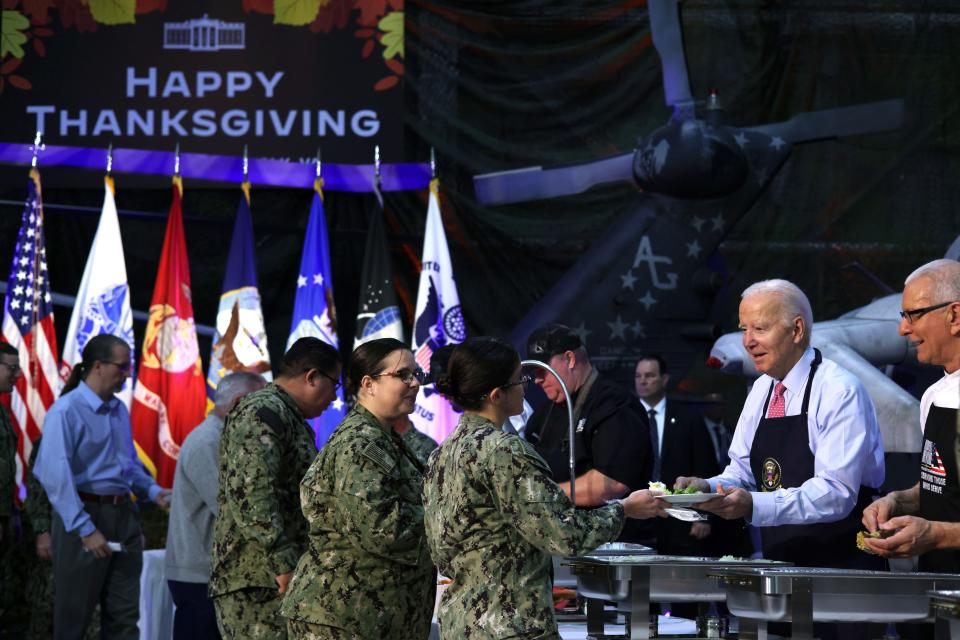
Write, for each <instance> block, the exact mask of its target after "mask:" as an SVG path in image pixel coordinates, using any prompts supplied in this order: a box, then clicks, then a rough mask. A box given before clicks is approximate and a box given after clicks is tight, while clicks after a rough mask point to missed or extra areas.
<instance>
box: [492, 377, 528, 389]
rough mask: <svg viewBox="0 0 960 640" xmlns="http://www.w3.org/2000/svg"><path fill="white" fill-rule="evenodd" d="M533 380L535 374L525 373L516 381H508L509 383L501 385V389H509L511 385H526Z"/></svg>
mask: <svg viewBox="0 0 960 640" xmlns="http://www.w3.org/2000/svg"><path fill="white" fill-rule="evenodd" d="M531 382H533V376H530V375H525V376H520V379H519V380H517V381H516V382H508V383H507V384H502V385H500V388H501V389H509V388H510V387H516V386H517V385H523V386H524V387H525V386H527V385H528V384H530V383H531Z"/></svg>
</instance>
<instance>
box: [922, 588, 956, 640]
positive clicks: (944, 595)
mask: <svg viewBox="0 0 960 640" xmlns="http://www.w3.org/2000/svg"><path fill="white" fill-rule="evenodd" d="M928 595H929V596H930V615H932V616H936V617H937V618H944V619H946V620H947V622H948V623H949V626H950V636H949V637H950V638H960V591H931V592H929V594H928ZM938 631H939V630H938ZM938 637H939V636H938Z"/></svg>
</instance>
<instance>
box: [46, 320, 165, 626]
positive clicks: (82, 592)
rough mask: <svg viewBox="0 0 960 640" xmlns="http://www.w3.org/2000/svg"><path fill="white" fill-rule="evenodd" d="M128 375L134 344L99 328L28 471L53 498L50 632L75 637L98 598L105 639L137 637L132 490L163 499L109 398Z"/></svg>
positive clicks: (137, 550) (139, 547)
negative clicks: (31, 470)
mask: <svg viewBox="0 0 960 640" xmlns="http://www.w3.org/2000/svg"><path fill="white" fill-rule="evenodd" d="M129 374H130V348H129V347H128V346H127V343H126V342H124V341H123V340H122V339H120V338H117V337H116V336H112V335H109V334H101V335H98V336H95V337H93V338H91V339H90V341H89V342H88V343H87V344H86V346H85V347H84V349H83V360H82V361H81V362H80V364H78V365H77V366H76V367H75V368H74V370H73V372H72V373H71V375H70V379H69V380H68V381H67V384H66V386H65V387H64V391H63V394H62V395H61V396H60V399H59V400H57V401H56V402H55V403H54V404H53V406H52V407H50V410H49V411H48V412H47V417H46V420H45V422H44V430H43V432H44V434H43V441H42V444H41V445H40V453H39V454H38V456H37V462H36V467H35V468H34V475H35V476H36V477H37V478H38V479H39V480H40V482H41V484H42V485H43V488H44V490H45V491H46V492H47V495H48V497H49V498H50V503H51V505H52V506H53V511H54V517H53V519H52V522H51V528H52V534H53V574H54V578H53V579H54V594H55V595H54V613H53V618H54V619H53V627H54V637H55V638H57V639H60V638H80V637H82V636H83V634H84V629H85V628H86V626H87V624H88V623H89V621H90V615H91V613H92V612H93V609H94V607H95V606H96V604H97V603H98V602H100V603H101V605H102V621H101V628H102V632H103V634H104V637H107V638H131V639H134V638H139V631H138V629H137V618H138V617H139V601H140V568H141V564H142V558H143V555H142V554H143V544H142V541H141V532H140V521H139V518H138V516H137V510H136V508H135V507H134V506H133V504H132V503H131V501H130V492H131V491H133V492H135V493H136V494H137V495H138V497H140V499H147V498H149V499H150V500H153V501H154V502H156V503H157V504H158V505H160V506H161V507H167V506H169V501H170V498H169V496H170V491H169V490H168V489H161V488H160V487H159V486H158V485H157V484H156V483H155V482H154V481H153V478H151V477H150V475H149V474H148V473H147V472H146V471H145V470H144V469H143V467H141V466H140V463H139V461H138V460H137V454H136V451H135V450H134V446H133V439H132V436H131V432H130V414H129V412H128V411H127V408H126V406H125V405H124V404H123V403H122V402H121V401H120V400H119V399H118V398H116V397H115V396H114V394H115V393H117V392H119V391H120V390H121V389H122V388H123V383H124V381H126V379H127V376H128V375H129Z"/></svg>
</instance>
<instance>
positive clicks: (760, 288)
mask: <svg viewBox="0 0 960 640" xmlns="http://www.w3.org/2000/svg"><path fill="white" fill-rule="evenodd" d="M758 293H767V294H772V295H775V296H776V297H777V298H779V300H780V313H781V315H782V319H783V323H784V324H785V325H786V326H791V325H792V324H793V319H794V318H796V317H797V316H800V318H802V319H803V325H804V329H806V339H807V340H808V341H809V340H810V334H811V333H812V332H813V309H811V308H810V300H808V299H807V294H805V293H804V292H803V291H801V290H800V287H798V286H797V285H795V284H793V283H792V282H790V281H789V280H781V279H774V280H761V281H760V282H754V283H753V284H752V285H750V286H749V287H747V288H746V289H744V290H743V294H741V296H740V298H741V299H746V298H749V297H750V296H752V295H756V294H758Z"/></svg>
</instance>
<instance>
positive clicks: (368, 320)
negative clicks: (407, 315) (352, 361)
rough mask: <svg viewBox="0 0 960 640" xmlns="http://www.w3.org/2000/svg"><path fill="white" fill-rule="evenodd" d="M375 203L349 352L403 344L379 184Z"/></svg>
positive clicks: (368, 232) (375, 191) (375, 184)
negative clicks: (388, 341)
mask: <svg viewBox="0 0 960 640" xmlns="http://www.w3.org/2000/svg"><path fill="white" fill-rule="evenodd" d="M374 195H375V196H376V199H377V203H376V205H375V206H374V208H373V211H371V213H370V228H369V229H368V230H367V246H366V248H365V249H364V254H363V271H362V275H361V276H360V308H359V310H358V311H357V333H356V335H355V337H354V341H353V348H354V349H356V348H357V347H359V346H360V345H361V344H363V343H364V342H368V341H370V340H375V339H377V338H396V339H397V340H403V323H402V322H401V319H400V305H399V303H398V302H397V293H396V291H394V290H393V270H392V269H391V268H390V250H389V248H388V246H387V234H386V230H385V229H384V228H383V195H382V194H381V193H380V184H379V181H377V182H376V183H374Z"/></svg>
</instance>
